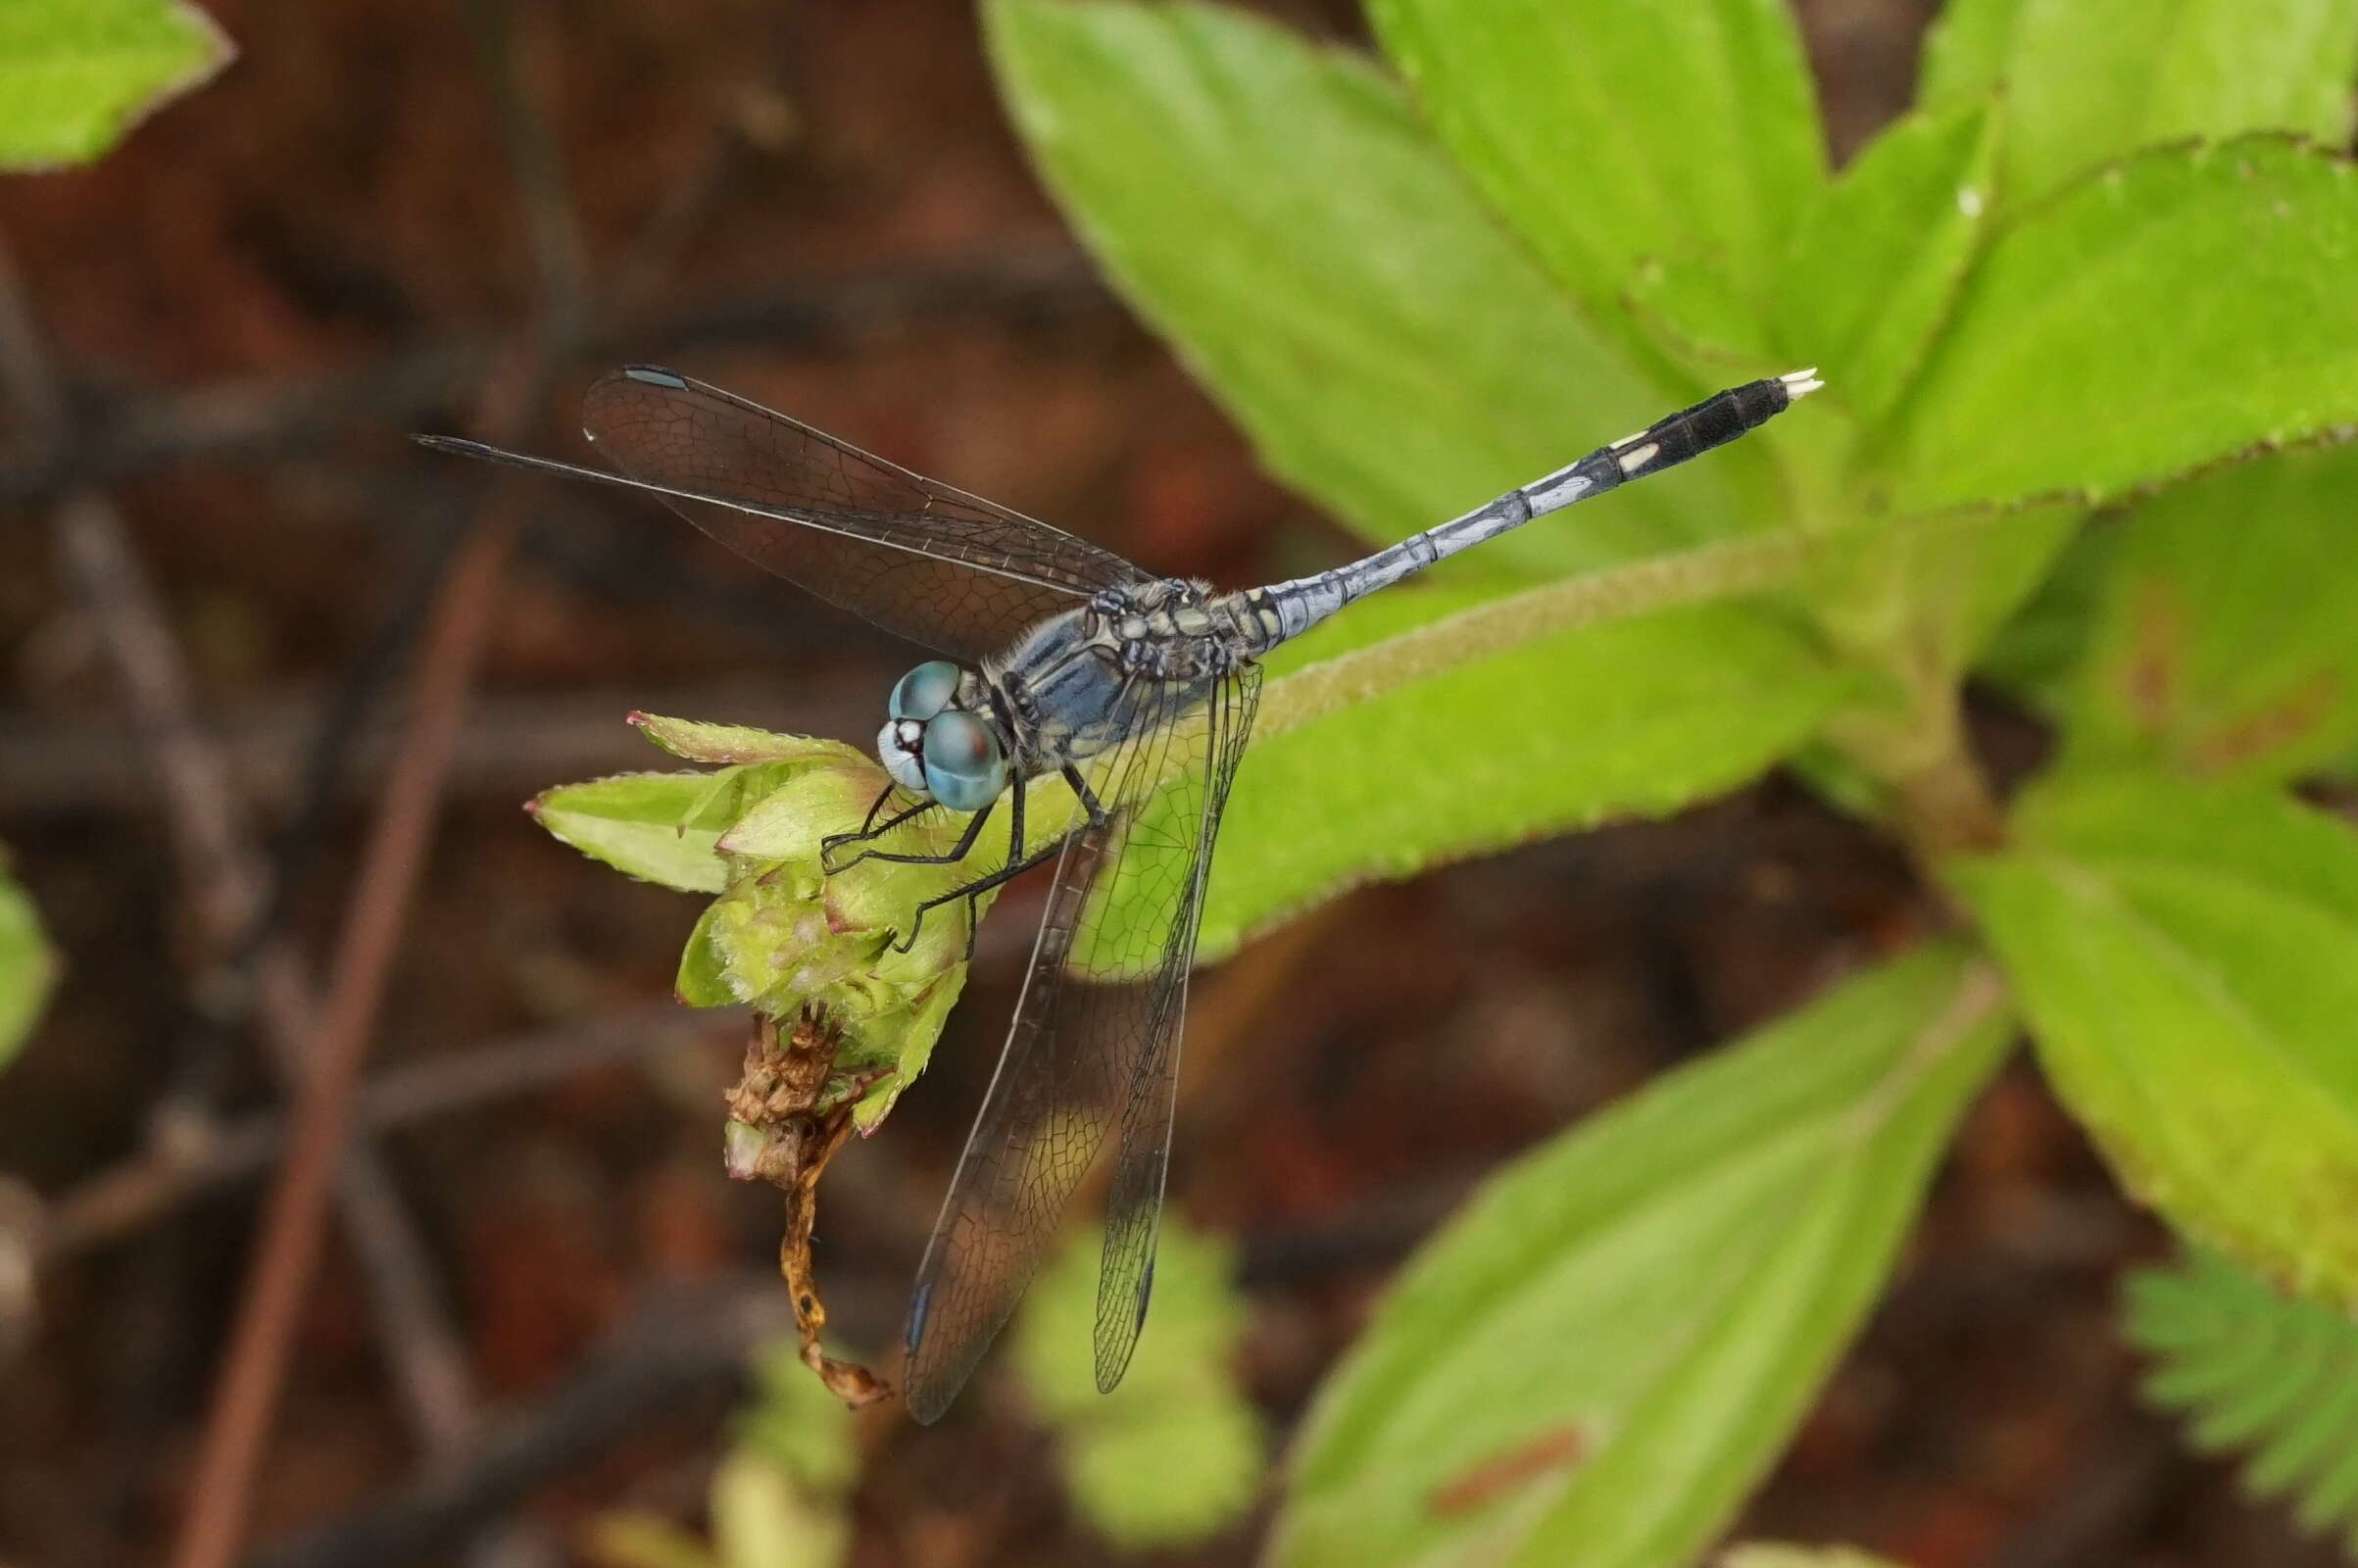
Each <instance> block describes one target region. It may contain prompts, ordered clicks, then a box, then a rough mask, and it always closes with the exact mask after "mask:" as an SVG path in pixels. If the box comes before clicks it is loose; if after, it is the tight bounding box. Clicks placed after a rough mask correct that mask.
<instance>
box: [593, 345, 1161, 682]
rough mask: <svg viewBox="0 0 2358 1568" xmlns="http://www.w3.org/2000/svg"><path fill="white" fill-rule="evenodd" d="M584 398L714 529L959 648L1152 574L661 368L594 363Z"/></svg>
mask: <svg viewBox="0 0 2358 1568" xmlns="http://www.w3.org/2000/svg"><path fill="white" fill-rule="evenodd" d="M581 412H582V430H583V433H584V434H586V435H587V436H588V437H589V438H590V440H591V441H593V442H595V443H596V444H597V446H598V449H599V450H600V451H601V452H603V453H604V454H605V455H606V457H607V459H608V461H609V462H611V463H613V464H614V466H615V467H616V468H618V469H620V470H621V471H622V472H623V473H624V474H625V475H627V476H629V477H631V478H633V479H636V480H639V481H641V482H642V483H643V484H645V485H647V486H649V487H651V488H655V489H657V490H659V491H660V492H663V498H664V501H665V502H666V504H667V505H669V506H670V507H671V509H672V510H673V511H675V512H677V513H679V514H680V515H682V516H684V517H686V518H687V519H688V520H689V521H690V522H692V523H694V524H695V525H696V526H697V527H699V528H701V529H703V530H704V531H705V532H706V533H708V534H710V535H712V537H713V538H714V539H717V540H718V541H720V543H722V544H724V545H726V546H728V547H729V548H730V549H731V550H734V551H736V552H737V553H738V554H739V555H741V556H744V557H745V558H746V559H748V560H749V561H752V562H754V563H755V564H758V565H761V566H764V567H766V568H767V569H769V570H771V571H773V572H776V573H777V574H778V575H779V576H781V577H784V578H786V579H787V580H788V581H790V582H794V583H798V584H800V585H801V586H803V587H805V588H807V589H809V590H810V591H811V592H812V593H815V594H817V595H818V596H819V597H820V598H822V599H825V600H828V601H829V602H831V603H833V604H837V605H841V606H842V607H843V608H845V609H846V610H850V611H852V612H854V613H858V614H860V615H864V616H865V617H867V618H868V619H869V620H872V621H874V622H875V623H876V624H877V625H879V626H882V627H884V628H885V629H886V630H887V631H890V632H893V633H895V634H897V635H899V636H902V637H906V638H909V640H910V641H912V642H918V643H922V644H925V645H926V646H928V647H932V648H936V649H939V650H941V651H942V652H944V653H947V654H950V655H952V656H954V657H956V658H958V659H962V660H964V661H966V662H975V661H977V660H979V659H981V658H982V657H983V656H984V655H986V654H991V653H996V652H998V651H999V650H1000V649H1002V648H1004V647H1005V646H1006V645H1007V643H1008V642H1009V641H1011V640H1012V639H1013V638H1014V637H1015V636H1016V635H1017V634H1018V633H1020V632H1022V631H1024V630H1025V629H1027V628H1028V627H1030V626H1032V625H1034V624H1035V623H1037V622H1038V621H1040V620H1043V619H1045V618H1046V617H1048V616H1050V615H1053V614H1055V613H1057V612H1059V611H1064V610H1070V609H1072V608H1073V607H1074V606H1076V605H1078V604H1079V603H1081V602H1082V601H1084V600H1086V599H1088V598H1089V597H1090V596H1091V595H1093V594H1096V593H1098V592H1099V591H1101V590H1103V589H1106V588H1111V587H1116V586H1119V585H1121V584H1125V583H1134V582H1139V581H1142V580H1144V579H1145V576H1146V574H1145V573H1144V572H1142V571H1140V570H1139V568H1138V567H1136V566H1134V565H1132V564H1130V563H1129V562H1127V561H1124V560H1123V559H1122V558H1121V557H1119V556H1117V555H1115V554H1114V553H1113V552H1111V551H1109V550H1106V549H1105V548H1104V547H1103V546H1100V545H1094V544H1091V543H1090V542H1089V541H1088V540H1086V539H1080V538H1076V537H1074V536H1073V535H1071V534H1068V533H1065V532H1063V531H1062V530H1060V529H1056V528H1052V527H1050V526H1049V525H1048V524H1047V523H1045V522H1040V521H1038V520H1036V519H1034V518H1031V517H1027V516H1025V515H1022V514H1021V513H1019V512H1010V511H1008V510H1007V508H1005V507H1001V506H997V505H995V504H993V503H991V502H989V501H985V500H983V499H982V498H980V497H979V496H971V495H968V494H966V493H965V492H964V491H962V490H955V489H953V488H951V487H950V486H949V485H946V484H942V483H940V482H939V481H937V480H933V479H928V478H926V477H924V476H923V475H922V474H917V473H911V472H910V471H909V470H908V469H907V468H903V467H901V466H897V465H895V464H891V463H887V462H885V461H884V460H883V459H882V458H878V457H872V456H870V455H869V454H867V453H865V452H862V451H860V449H859V448H858V447H855V446H851V445H848V444H846V443H845V442H842V441H838V440H836V439H835V438H834V437H833V436H830V435H828V434H826V433H825V432H823V431H820V430H814V429H812V428H811V426H810V425H807V424H804V423H802V422H801V421H800V420H798V419H791V418H788V417H786V416H785V415H782V414H777V413H774V412H772V411H771V410H768V409H765V408H762V407H761V405H760V404H758V403H751V402H748V401H747V400H745V399H744V398H740V397H737V396H735V395H734V394H732V393H728V392H723V391H721V390H720V389H719V388H718V387H714V386H708V385H706V384H705V383H704V382H701V381H694V380H690V379H689V378H688V377H686V376H683V375H678V374H675V373H674V372H672V371H670V370H664V369H658V368H653V367H649V366H632V367H630V368H627V369H621V370H616V371H614V372H612V373H610V374H608V375H605V376H601V377H600V378H599V379H598V380H597V381H596V382H595V383H593V384H592V385H591V387H590V389H589V391H588V393H587V394H586V395H585V396H584V398H583V399H582V411H581Z"/></svg>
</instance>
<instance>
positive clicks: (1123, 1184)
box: [1097, 664, 1261, 1394]
mask: <svg viewBox="0 0 2358 1568" xmlns="http://www.w3.org/2000/svg"><path fill="white" fill-rule="evenodd" d="M1260 699H1261V672H1260V666H1259V665H1257V664H1248V665H1246V666H1245V667H1244V668H1242V669H1240V670H1238V671H1236V672H1235V673H1234V674H1233V675H1231V676H1230V677H1229V678H1228V679H1226V680H1224V681H1222V682H1221V683H1220V684H1219V685H1218V687H1216V688H1215V689H1214V690H1213V692H1212V696H1211V701H1210V703H1209V704H1208V705H1207V706H1206V708H1205V718H1206V721H1207V722H1206V723H1205V726H1204V738H1203V741H1202V743H1201V744H1202V746H1203V752H1202V755H1201V758H1200V759H1199V765H1197V766H1193V767H1190V768H1189V769H1188V770H1187V771H1186V772H1185V773H1183V774H1182V775H1181V777H1180V781H1179V783H1178V784H1177V785H1175V786H1174V789H1175V791H1176V794H1175V798H1174V799H1173V801H1172V803H1171V804H1172V806H1173V807H1174V809H1172V810H1171V812H1170V814H1169V816H1168V817H1167V818H1163V820H1167V821H1168V822H1169V823H1170V825H1171V831H1172V833H1173V834H1174V836H1173V837H1172V838H1171V839H1170V841H1169V842H1167V843H1162V844H1157V845H1144V844H1142V843H1141V840H1142V838H1143V837H1144V835H1145V834H1146V833H1147V832H1148V831H1149V829H1147V828H1144V827H1142V828H1140V829H1139V830H1138V831H1136V832H1133V833H1132V834H1131V835H1130V837H1129V840H1128V842H1127V843H1126V844H1125V846H1124V849H1123V860H1124V873H1125V874H1127V872H1128V862H1129V861H1130V860H1131V859H1133V858H1136V859H1137V860H1138V862H1139V869H1138V873H1137V874H1138V876H1139V878H1140V879H1141V884H1142V887H1141V889H1140V891H1143V892H1144V893H1145V895H1146V898H1147V901H1148V903H1149V905H1150V906H1152V907H1158V908H1162V909H1167V910H1168V911H1169V913H1168V915H1167V918H1162V919H1159V920H1150V921H1147V922H1145V923H1144V925H1143V926H1140V927H1135V928H1133V931H1132V935H1131V936H1130V938H1129V939H1128V944H1127V945H1128V946H1129V948H1130V949H1131V950H1132V951H1130V952H1127V953H1124V954H1122V955H1121V956H1120V959H1119V961H1120V962H1121V965H1122V967H1123V968H1124V969H1129V968H1131V967H1132V966H1133V965H1134V964H1136V965H1138V966H1140V967H1144V966H1145V965H1146V964H1147V963H1150V962H1151V963H1152V965H1153V967H1152V970H1151V973H1152V975H1153V978H1152V979H1151V980H1148V981H1147V982H1145V984H1144V987H1143V989H1142V991H1140V993H1139V994H1138V995H1137V996H1136V1003H1137V1008H1138V1010H1137V1014H1136V1020H1135V1022H1134V1023H1133V1024H1132V1025H1131V1027H1130V1029H1129V1031H1128V1034H1129V1037H1131V1038H1135V1039H1137V1040H1138V1041H1140V1042H1141V1046H1140V1049H1139V1051H1138V1054H1137V1056H1136V1058H1135V1060H1134V1061H1132V1062H1130V1063H1129V1064H1128V1071H1129V1079H1128V1082H1127V1083H1126V1084H1125V1085H1124V1086H1123V1088H1122V1092H1121V1135H1120V1139H1119V1141H1118V1142H1117V1143H1116V1144H1115V1145H1114V1150H1113V1169H1112V1175H1111V1177H1110V1179H1109V1180H1108V1182H1107V1183H1106V1187H1105V1252H1104V1255H1103V1259H1102V1261H1101V1262H1100V1264H1099V1269H1098V1284H1097V1387H1098V1392H1099V1393H1100V1394H1111V1393H1112V1392H1113V1389H1114V1386H1115V1385H1116V1384H1118V1383H1120V1382H1121V1380H1122V1373H1123V1372H1124V1371H1126V1370H1128V1368H1129V1365H1130V1352H1131V1351H1132V1350H1134V1349H1136V1348H1138V1333H1139V1330H1140V1329H1142V1328H1144V1327H1145V1326H1146V1321H1147V1298H1148V1297H1149V1296H1150V1295H1152V1294H1153V1292H1154V1236H1155V1232H1156V1229H1157V1227H1158V1226H1159V1224H1160V1222H1161V1219H1162V1183H1163V1175H1164V1173H1165V1172H1166V1171H1167V1170H1168V1169H1169V1168H1170V1159H1171V1117H1172V1113H1173V1111H1174V1110H1175V1109H1176V1108H1177V1103H1178V1093H1179V1039H1180V1032H1181V1026H1182V1024H1183V1022H1184V1020H1185V1018H1186V1016H1187V977H1188V974H1189V972H1190V971H1191V970H1192V969H1193V968H1194V967H1195V961H1196V932H1197V931H1198V930H1199V929H1200V928H1201V927H1202V925H1203V921H1204V887H1205V885H1206V883H1207V882H1208V880H1209V878H1210V876H1211V853H1212V847H1213V844H1214V842H1215V841H1216V840H1217V839H1218V837H1219V833H1220V813H1221V811H1222V810H1224V809H1226V807H1227V805H1228V786H1229V784H1230V783H1231V782H1232V781H1233V780H1234V779H1235V778H1236V767H1237V762H1238V761H1239V760H1240V759H1242V758H1243V757H1244V755H1245V743H1246V742H1247V741H1249V740H1250V739H1252V736H1253V713H1254V711H1256V710H1257V709H1258V708H1259V707H1260ZM1160 810H1161V808H1160V806H1159V805H1158V806H1157V815H1158V817H1159V813H1160ZM1183 868H1184V869H1183ZM1113 891H1114V892H1115V893H1117V894H1118V893H1126V892H1131V891H1132V890H1131V889H1127V888H1119V887H1117V888H1115V889H1114V890H1113ZM1113 902H1115V901H1108V903H1107V905H1106V906H1105V907H1112V904H1113Z"/></svg>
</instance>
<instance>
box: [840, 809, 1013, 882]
mask: <svg viewBox="0 0 2358 1568" xmlns="http://www.w3.org/2000/svg"><path fill="white" fill-rule="evenodd" d="M1022 799H1023V797H1022V796H1021V795H1020V794H1018V795H1017V796H1016V800H1017V802H1018V803H1020V802H1021V800H1022ZM926 804H927V805H928V806H930V805H932V804H933V803H932V802H930V801H928V802H927V803H926ZM998 804H999V803H998V802H997V801H993V802H992V803H991V805H990V806H986V807H984V808H983V809H981V810H979V811H977V812H975V813H974V814H973V815H972V816H970V817H968V818H966V830H965V831H964V832H963V833H960V834H959V835H958V842H957V843H956V844H953V845H952V846H950V852H949V853H948V854H947V855H884V854H880V853H878V852H877V851H874V850H866V851H862V852H861V853H860V855H858V856H856V857H855V858H853V860H852V861H851V863H852V864H854V865H857V864H859V863H860V861H861V860H886V861H890V862H891V863H892V864H894V865H955V864H957V863H958V861H960V860H962V859H964V858H966V852H967V851H968V850H970V849H972V848H974V841H975V840H976V839H978V838H980V837H981V836H982V825H983V823H984V822H986V821H988V820H989V819H990V815H991V808H992V807H994V806H997V805H998ZM1015 810H1016V819H1017V820H1018V821H1020V820H1022V811H1023V808H1022V806H1021V805H1020V804H1018V805H1017V806H1016V808H1015ZM893 820H894V821H899V820H900V818H899V817H895V818H894V819H893ZM885 825H886V826H887V827H889V826H891V825H892V824H891V823H887V824H885Z"/></svg>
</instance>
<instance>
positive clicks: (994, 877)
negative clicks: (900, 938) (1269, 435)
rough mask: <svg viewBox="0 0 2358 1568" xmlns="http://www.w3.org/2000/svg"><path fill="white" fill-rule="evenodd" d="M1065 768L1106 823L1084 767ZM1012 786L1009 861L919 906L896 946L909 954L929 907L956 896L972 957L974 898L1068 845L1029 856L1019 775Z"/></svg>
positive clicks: (1059, 842)
mask: <svg viewBox="0 0 2358 1568" xmlns="http://www.w3.org/2000/svg"><path fill="white" fill-rule="evenodd" d="M1062 771H1063V774H1064V782H1065V783H1067V784H1070V785H1071V786H1072V793H1073V795H1074V797H1075V798H1077V799H1078V800H1079V801H1080V803H1081V809H1082V810H1084V811H1086V812H1088V813H1089V820H1090V822H1091V824H1092V825H1094V826H1102V825H1104V823H1105V807H1103V806H1101V805H1100V804H1098V798H1097V794H1096V792H1095V791H1093V790H1091V789H1090V787H1089V783H1088V781H1087V780H1086V779H1084V778H1082V777H1081V774H1080V770H1079V769H1077V768H1075V767H1074V766H1073V765H1072V764H1071V763H1069V762H1067V763H1066V764H1065V765H1064V767H1063V769H1062ZM1009 787H1010V789H1012V791H1013V792H1014V796H1015V799H1014V801H1013V803H1012V804H1013V811H1012V814H1013V817H1014V822H1013V824H1012V826H1013V828H1014V832H1013V835H1012V837H1011V838H1010V840H1009V842H1008V846H1007V864H1005V865H1003V866H1001V867H1000V868H999V869H998V870H996V871H993V872H991V873H990V874H989V875H987V876H980V877H976V878H975V879H974V880H973V881H971V882H969V883H967V884H966V885H965V886H964V887H962V888H953V889H951V890H950V891H949V892H948V893H944V894H941V895H938V896H937V897H934V898H930V899H927V900H926V901H925V902H924V903H923V904H920V905H918V906H917V908H916V913H915V914H914V915H913V916H912V917H911V918H910V920H909V942H908V945H907V946H902V945H900V944H895V946H896V947H899V948H900V951H901V952H903V953H907V952H908V951H909V948H910V947H914V946H915V945H916V940H917V931H918V929H919V928H920V927H921V926H923V925H924V923H925V911H926V910H928V909H932V908H937V907H940V906H942V905H945V904H948V903H949V902H950V901H951V900H953V899H964V900H965V901H966V911H967V912H966V956H967V957H969V958H971V957H973V956H974V934H975V932H976V931H977V930H978V929H979V928H980V926H981V923H982V922H981V920H980V918H979V917H978V916H977V915H976V914H975V913H974V912H973V911H974V901H975V900H976V898H977V897H978V896H980V895H982V894H985V893H988V892H990V891H991V890H992V889H993V888H995V887H998V886H1000V885H1001V884H1002V883H1005V882H1009V881H1012V880H1014V879H1015V878H1016V877H1019V876H1021V875H1022V874H1023V873H1024V872H1026V871H1028V870H1030V869H1031V868H1032V867H1033V866H1035V865H1042V864H1045V863H1046V862H1047V861H1049V860H1051V859H1053V858H1056V854H1057V853H1058V852H1059V851H1061V850H1062V849H1063V848H1064V839H1063V838H1061V837H1059V838H1058V839H1056V842H1055V843H1053V844H1049V845H1047V846H1045V847H1044V848H1043V849H1041V851H1040V852H1039V853H1038V854H1037V855H1025V854H1024V853H1023V781H1022V780H1021V779H1020V778H1018V779H1016V780H1014V781H1013V783H1012V784H1011V785H1010V786H1009Z"/></svg>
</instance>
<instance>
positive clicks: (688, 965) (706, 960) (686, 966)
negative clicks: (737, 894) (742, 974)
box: [671, 899, 737, 1007]
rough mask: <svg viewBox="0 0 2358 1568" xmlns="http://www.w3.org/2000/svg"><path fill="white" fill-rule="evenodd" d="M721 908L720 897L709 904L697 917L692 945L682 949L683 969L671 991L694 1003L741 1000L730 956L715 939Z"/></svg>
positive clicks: (707, 1004)
mask: <svg viewBox="0 0 2358 1568" xmlns="http://www.w3.org/2000/svg"><path fill="white" fill-rule="evenodd" d="M720 910H721V904H720V901H718V900H717V899H715V900H714V901H713V902H712V903H711V904H708V905H706V906H705V909H704V913H702V914H700V915H698V916H697V917H696V926H695V929H694V930H692V931H690V932H689V933H688V945H687V946H686V947H684V948H682V949H681V950H680V955H679V972H678V973H677V974H676V975H674V976H673V977H672V981H671V994H672V995H673V996H675V997H677V998H678V999H679V1000H680V1001H681V1002H682V1003H684V1004H685V1005H688V1006H691V1007H726V1006H729V1005H732V1004H734V1003H735V1002H736V1001H737V992H736V989H735V988H734V987H733V986H731V985H730V984H729V968H728V959H727V958H726V957H725V956H723V955H722V954H721V951H720V948H719V946H718V945H717V944H716V943H714V942H713V940H712V928H713V926H714V925H715V924H716V923H717V920H716V916H717V915H718V914H719V912H720Z"/></svg>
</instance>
